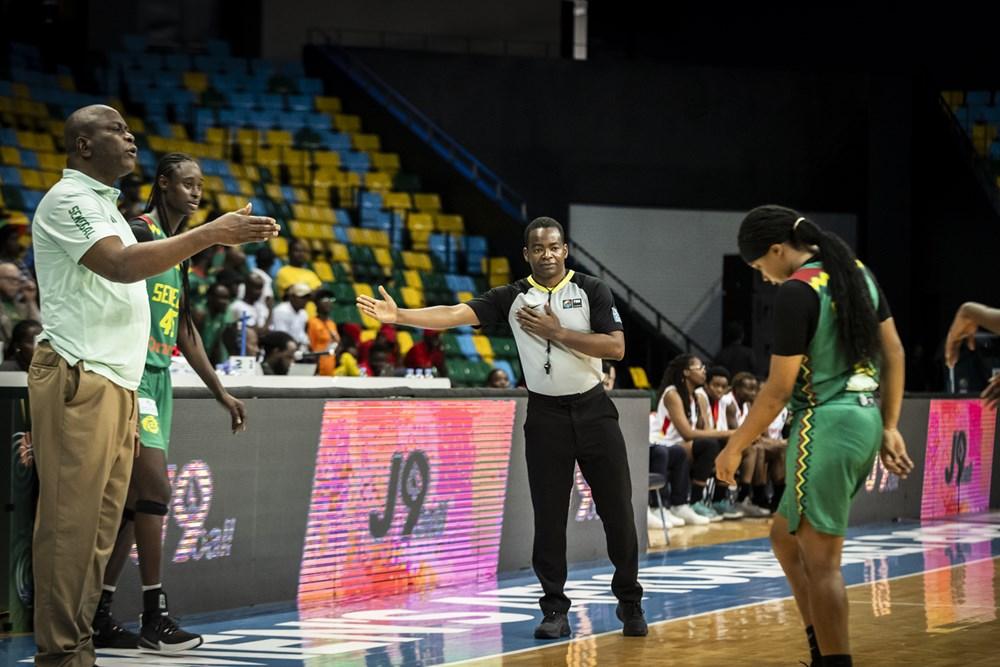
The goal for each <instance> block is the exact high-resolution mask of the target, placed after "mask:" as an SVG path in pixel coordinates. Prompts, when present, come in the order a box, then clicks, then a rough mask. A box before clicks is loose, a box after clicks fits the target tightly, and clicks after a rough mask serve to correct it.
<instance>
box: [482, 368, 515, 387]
mask: <svg viewBox="0 0 1000 667" xmlns="http://www.w3.org/2000/svg"><path fill="white" fill-rule="evenodd" d="M486 386H487V387H490V388H492V389H510V378H509V377H507V371H505V370H504V369H502V368H494V369H493V370H491V371H490V374H489V375H487V376H486Z"/></svg>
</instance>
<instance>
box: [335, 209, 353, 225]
mask: <svg viewBox="0 0 1000 667" xmlns="http://www.w3.org/2000/svg"><path fill="white" fill-rule="evenodd" d="M334 217H335V218H336V219H337V224H338V225H348V226H349V225H350V224H351V216H350V214H349V213H348V212H347V211H345V210H344V209H342V208H338V209H337V210H336V211H334Z"/></svg>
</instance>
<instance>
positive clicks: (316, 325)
mask: <svg viewBox="0 0 1000 667" xmlns="http://www.w3.org/2000/svg"><path fill="white" fill-rule="evenodd" d="M333 301H334V299H333V294H331V293H330V292H329V291H328V290H325V289H321V290H319V291H318V292H316V317H311V318H309V321H308V323H307V324H306V331H307V333H308V334H309V349H310V350H312V351H313V352H318V353H324V352H325V353H327V354H324V355H323V356H321V357H320V358H319V359H318V361H317V362H316V375H333V374H334V371H335V370H336V367H337V358H336V355H335V353H336V350H337V346H338V344H339V343H340V333H339V332H338V331H337V325H336V324H335V323H334V321H333V320H332V319H331V318H330V311H332V310H333Z"/></svg>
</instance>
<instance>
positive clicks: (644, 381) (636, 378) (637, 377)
mask: <svg viewBox="0 0 1000 667" xmlns="http://www.w3.org/2000/svg"><path fill="white" fill-rule="evenodd" d="M628 372H629V374H630V375H631V376H632V385H633V386H634V387H635V388H636V389H651V388H652V387H650V385H649V378H648V377H647V376H646V369H645V368H643V367H642V366H631V367H630V368H629V369H628Z"/></svg>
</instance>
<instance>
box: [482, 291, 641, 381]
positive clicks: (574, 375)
mask: <svg viewBox="0 0 1000 667" xmlns="http://www.w3.org/2000/svg"><path fill="white" fill-rule="evenodd" d="M545 304H548V305H549V307H550V308H552V310H553V312H554V313H555V315H556V317H557V318H559V322H560V323H561V324H562V326H563V327H565V328H567V329H571V330H573V331H579V332H581V333H603V334H607V333H611V332H613V331H621V330H622V319H621V317H620V316H619V315H618V310H617V309H616V308H615V303H614V297H613V296H612V295H611V290H610V289H608V286H607V285H605V284H604V283H603V282H601V281H600V280H598V279H597V278H594V277H593V276H588V275H585V274H583V273H576V272H575V271H568V272H567V273H566V276H565V277H564V278H563V279H562V280H561V281H560V282H559V284H558V285H556V286H555V287H553V288H552V289H549V288H548V287H545V286H543V285H540V284H538V283H537V282H535V280H534V279H533V278H531V277H530V276H529V277H528V278H525V279H523V280H518V281H517V282H515V283H511V284H510V285H504V286H503V287H495V288H494V289H491V290H490V291H488V292H486V293H485V294H482V295H480V296H478V297H476V298H475V299H472V300H471V301H469V302H468V306H469V307H470V308H472V310H473V311H474V312H475V313H476V317H478V318H479V323H480V324H482V325H488V324H496V323H498V322H507V323H508V324H510V328H511V331H513V332H514V340H515V342H516V343H517V354H518V356H519V357H520V359H521V368H522V369H523V371H524V381H525V384H527V385H528V389H529V390H530V391H533V392H535V393H536V394H545V395H546V396H569V395H573V394H582V393H584V392H586V391H589V390H590V389H593V388H594V387H595V386H596V385H597V384H599V383H600V382H601V380H602V379H603V377H604V373H603V372H602V370H601V360H600V359H598V358H597V357H591V356H588V355H586V354H584V353H583V352H577V351H576V350H574V349H572V348H569V347H566V346H564V345H561V344H559V343H557V342H555V341H552V343H551V345H550V344H549V341H547V340H545V339H543V338H539V337H537V336H533V335H532V334H529V333H528V332H526V331H524V330H523V329H522V328H521V325H520V324H518V323H517V311H518V310H520V309H521V308H532V309H535V310H538V311H540V312H545ZM546 363H548V364H549V370H548V372H546V370H545V364H546Z"/></svg>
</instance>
